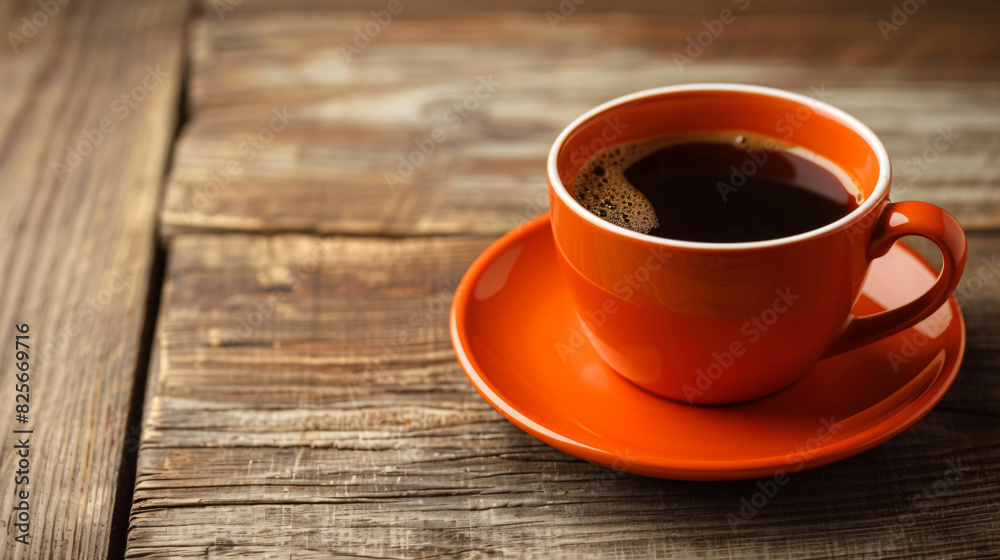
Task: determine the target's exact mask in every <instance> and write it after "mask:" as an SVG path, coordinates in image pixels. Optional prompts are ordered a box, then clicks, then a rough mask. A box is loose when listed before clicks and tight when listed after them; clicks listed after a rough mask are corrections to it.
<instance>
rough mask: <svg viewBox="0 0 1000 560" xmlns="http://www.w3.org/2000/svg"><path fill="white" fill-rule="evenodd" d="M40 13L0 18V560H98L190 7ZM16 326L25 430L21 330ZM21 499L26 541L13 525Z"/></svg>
mask: <svg viewBox="0 0 1000 560" xmlns="http://www.w3.org/2000/svg"><path fill="white" fill-rule="evenodd" d="M41 4H42V3H35V2H5V3H3V5H2V6H0V29H2V30H3V31H4V37H5V40H4V46H3V48H2V49H0V51H2V53H0V75H2V76H3V78H2V79H0V92H2V95H3V100H4V102H3V103H2V104H0V201H2V203H0V325H2V326H0V338H2V343H0V364H3V366H2V368H0V372H2V375H3V379H4V382H3V383H2V384H0V402H2V403H3V405H2V407H0V409H2V411H3V414H0V433H2V434H3V436H2V441H3V447H2V449H3V450H2V451H0V512H2V514H0V519H2V522H0V527H2V528H3V533H4V538H3V539H0V556H2V557H3V558H7V559H22V558H60V559H73V560H76V559H98V558H101V559H103V558H107V557H108V554H109V551H111V550H113V549H114V547H113V546H112V543H111V539H112V538H115V537H116V538H119V539H122V540H123V539H124V535H125V530H126V527H125V525H124V523H125V522H126V521H127V519H126V518H124V517H122V518H121V519H118V520H117V521H121V522H122V523H123V525H122V526H119V527H112V522H113V519H115V518H114V517H113V514H114V512H115V505H116V500H120V499H121V498H122V496H121V493H122V492H124V493H125V496H126V497H125V503H126V504H127V503H128V496H131V481H130V478H129V477H128V476H125V477H124V478H126V479H128V480H129V482H128V484H129V486H128V487H125V488H120V487H119V486H118V483H119V477H120V475H121V473H122V469H123V454H124V446H125V445H126V444H125V438H126V433H127V426H126V423H127V418H128V415H129V412H130V410H131V408H132V391H133V386H134V381H135V379H136V374H137V370H138V369H139V368H140V363H139V362H140V344H141V340H140V339H141V333H142V330H143V326H144V324H145V318H146V297H147V292H148V290H149V289H150V288H149V285H148V283H149V276H150V270H151V266H152V263H153V258H154V250H155V241H154V233H155V219H156V207H157V202H158V198H159V192H160V184H161V181H162V179H163V176H164V174H165V168H166V161H167V157H168V154H169V150H170V145H171V141H172V140H173V137H174V132H175V128H176V113H177V111H176V108H177V106H178V99H179V93H180V88H181V67H182V53H183V48H184V45H183V36H182V33H183V29H184V19H185V17H186V12H187V6H186V3H185V2H184V1H181V0H176V1H174V0H168V1H162V2H152V1H143V2H128V1H117V0H105V1H101V0H96V1H79V2H77V1H74V2H70V3H66V2H46V3H44V4H45V5H46V6H47V7H45V8H43V6H42V5H41ZM53 10H55V11H53ZM22 18H26V20H27V21H29V22H33V23H31V25H33V26H35V27H34V31H32V28H28V27H25V26H26V24H25V23H24V21H25V19H22ZM10 34H13V35H14V36H12V35H10ZM123 96H124V97H123ZM102 129H103V130H102ZM156 289H158V288H156ZM25 323H27V324H28V325H30V330H29V333H28V334H29V336H30V339H29V340H28V341H27V342H28V343H29V345H30V348H29V351H28V355H29V360H28V362H29V363H30V370H29V372H30V381H29V384H28V385H29V387H30V391H29V393H28V394H29V398H30V401H29V406H30V408H29V413H28V417H29V419H30V421H29V422H28V423H26V424H21V423H19V422H17V421H15V408H14V407H15V383H14V374H15V373H16V372H15V370H14V365H15V363H16V362H19V361H20V360H16V359H15V358H16V357H17V356H16V349H15V343H14V342H15V341H14V336H15V334H16V333H15V332H14V325H17V324H25ZM22 392H23V391H22ZM22 428H29V429H33V430H34V433H33V434H31V435H30V436H28V437H29V439H30V442H29V445H30V455H29V457H28V460H29V462H30V466H29V468H28V471H29V472H28V475H29V480H28V482H27V484H25V483H24V482H23V481H22V483H21V484H18V485H15V472H16V471H18V470H20V469H21V465H19V461H20V459H21V457H19V456H18V455H17V454H16V453H15V450H14V445H15V444H16V443H17V441H18V439H19V438H23V437H25V436H24V435H20V434H18V435H15V434H13V432H12V430H14V429H22ZM25 490H26V491H27V492H28V500H27V502H28V504H29V508H30V509H29V513H30V534H29V537H28V541H29V544H28V545H24V544H20V543H18V542H17V541H16V540H15V537H17V536H18V535H19V534H20V533H19V531H18V530H17V529H16V528H15V527H14V526H13V523H14V522H15V518H14V513H13V508H14V506H15V497H16V496H17V493H16V492H18V493H19V492H20V491H25ZM17 502H20V499H19V498H18V499H17ZM119 513H120V512H119ZM125 513H127V511H126V512H125ZM118 548H119V549H121V548H122V547H121V546H119V547H118Z"/></svg>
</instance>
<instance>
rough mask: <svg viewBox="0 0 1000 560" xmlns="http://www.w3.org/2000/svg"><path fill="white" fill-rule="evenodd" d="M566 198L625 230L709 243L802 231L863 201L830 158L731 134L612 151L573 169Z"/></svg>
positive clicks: (832, 219)
mask: <svg viewBox="0 0 1000 560" xmlns="http://www.w3.org/2000/svg"><path fill="white" fill-rule="evenodd" d="M573 194H574V196H575V197H576V199H577V200H578V201H580V203H581V204H582V205H583V206H584V207H585V208H587V209H588V210H590V212H592V213H593V214H595V215H597V216H598V217H601V218H603V219H605V220H607V221H609V222H611V223H613V224H616V225H619V226H622V227H625V228H628V229H631V230H633V231H637V232H639V233H648V234H650V235H655V236H657V237H664V238H668V239H677V240H683V241H706V242H715V243H735V242H742V241H762V240H766V239H777V238H780V237H788V236H791V235H796V234H799V233H804V232H807V231H810V230H814V229H817V228H820V227H823V226H825V225H827V224H829V223H832V222H835V221H837V220H838V219H840V218H842V217H844V216H846V215H847V214H848V213H850V212H851V211H852V210H854V209H855V208H857V207H858V204H860V202H861V201H862V198H861V195H860V191H859V190H858V188H857V187H856V186H855V183H854V181H852V180H851V179H850V177H849V176H848V175H847V174H846V173H845V172H844V171H843V170H842V169H840V168H839V167H837V166H836V165H834V164H832V163H831V162H829V161H828V160H826V159H824V158H821V157H819V156H817V155H816V154H812V153H810V152H807V151H805V150H804V149H802V148H799V147H793V146H791V145H788V144H783V143H779V142H778V141H777V140H775V139H773V138H767V137H760V136H752V135H748V134H740V133H735V132H734V133H721V132H720V133H711V134H699V135H691V136H689V137H686V138H678V137H670V138H660V139H652V140H645V141H642V142H638V143H630V144H619V145H615V146H611V147H610V148H607V149H605V150H604V151H602V152H599V153H597V154H595V155H594V156H593V157H592V158H590V160H589V161H588V162H587V163H586V164H585V165H584V167H583V168H582V169H581V170H580V172H579V174H578V175H577V177H576V182H575V184H574V189H573Z"/></svg>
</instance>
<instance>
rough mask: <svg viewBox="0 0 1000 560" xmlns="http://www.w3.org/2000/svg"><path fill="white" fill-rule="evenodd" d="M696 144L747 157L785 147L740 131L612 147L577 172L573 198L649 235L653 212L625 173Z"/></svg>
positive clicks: (590, 209)
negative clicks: (663, 152)
mask: <svg viewBox="0 0 1000 560" xmlns="http://www.w3.org/2000/svg"><path fill="white" fill-rule="evenodd" d="M697 142H713V143H715V142H721V143H727V144H731V145H733V146H736V147H738V148H740V149H742V150H745V151H746V152H748V153H749V152H751V151H758V150H768V151H775V150H777V149H779V148H787V147H788V146H785V143H784V142H780V141H778V140H776V139H775V138H771V137H767V136H760V135H756V134H751V133H746V132H741V131H710V132H694V133H688V134H675V135H670V136H664V137H662V138H643V139H642V140H637V141H634V142H624V143H621V144H614V145H612V146H608V147H607V148H604V149H603V150H601V151H599V152H597V153H595V154H594V155H593V156H591V157H590V159H588V160H587V163H585V164H584V166H583V167H582V168H581V169H580V171H579V172H578V173H577V175H576V179H575V181H574V182H573V198H575V199H576V200H577V202H579V203H580V204H581V205H582V206H583V207H584V208H586V209H587V211H588V212H590V213H591V214H594V215H595V216H597V217H599V218H601V219H603V220H605V221H608V222H610V223H612V224H615V225H616V226H621V227H623V228H625V229H629V230H632V231H634V232H636V233H649V232H650V231H652V230H654V229H656V228H658V227H660V221H659V219H658V218H657V217H656V209H655V208H654V207H653V204H652V203H651V202H650V201H649V199H648V198H646V196H645V195H644V194H642V192H641V191H639V189H637V188H636V187H634V186H633V185H632V184H631V183H629V181H628V179H626V178H625V171H626V170H627V169H628V168H629V167H630V166H631V165H632V164H633V163H635V162H637V161H639V160H640V159H642V158H644V157H646V156H647V155H650V154H652V153H653V152H656V151H658V150H660V149H663V148H666V147H667V146H672V145H676V144H688V143H697Z"/></svg>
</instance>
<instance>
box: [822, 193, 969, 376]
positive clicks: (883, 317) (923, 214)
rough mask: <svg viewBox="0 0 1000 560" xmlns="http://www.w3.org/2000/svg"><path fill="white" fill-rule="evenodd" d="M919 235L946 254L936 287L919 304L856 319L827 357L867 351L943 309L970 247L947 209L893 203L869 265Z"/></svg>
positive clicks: (884, 213) (849, 320)
mask: <svg viewBox="0 0 1000 560" xmlns="http://www.w3.org/2000/svg"><path fill="white" fill-rule="evenodd" d="M906 235H919V236H921V237H926V238H927V239H930V240H931V241H933V242H934V244H935V245H937V246H938V249H940V250H941V255H942V256H943V257H944V264H942V266H941V272H940V274H938V277H937V280H936V281H935V282H934V285H933V286H931V287H930V289H929V290H927V291H926V292H925V293H924V294H923V295H922V296H920V297H918V298H917V299H915V300H913V301H911V302H910V303H907V304H906V305H903V306H901V307H897V308H895V309H889V310H886V311H882V312H881V313H876V314H874V315H869V316H866V317H858V316H856V315H853V314H851V315H850V316H848V318H847V321H845V322H844V326H843V327H841V329H840V334H839V335H838V336H837V339H836V341H834V343H833V345H832V346H830V348H828V349H827V351H826V352H825V353H824V354H823V357H824V358H827V357H829V356H833V355H835V354H840V353H841V352H846V351H848V350H851V349H853V348H857V347H859V346H863V345H865V344H868V343H869V342H872V341H875V340H878V339H880V338H885V337H887V336H889V335H892V334H896V333H898V332H900V331H902V330H905V329H908V328H910V327H912V326H913V325H915V324H917V323H919V322H920V321H923V320H924V319H926V318H927V317H929V316H930V315H931V314H932V313H934V312H935V311H937V310H938V308H939V307H941V306H942V305H944V303H945V302H946V301H947V300H948V297H949V296H951V293H952V292H953V291H954V290H955V287H956V286H957V285H958V280H959V278H961V277H962V270H963V269H964V268H965V257H966V252H967V242H966V240H965V232H963V231H962V226H960V225H959V224H958V221H957V220H956V219H955V218H953V217H952V216H951V214H948V213H947V212H945V211H944V210H942V209H940V208H938V207H937V206H934V205H933V204H928V203H926V202H918V201H905V202H893V203H889V204H888V205H886V207H885V208H884V209H883V210H882V214H881V216H880V218H879V222H878V224H876V226H875V230H874V231H873V232H872V238H871V244H870V245H869V247H868V261H869V262H871V261H873V260H875V259H877V258H879V257H881V256H882V255H885V254H886V253H887V252H888V251H889V249H890V248H891V247H892V245H893V244H894V243H896V241H897V240H899V238H901V237H903V236H906Z"/></svg>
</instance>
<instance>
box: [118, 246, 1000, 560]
mask: <svg viewBox="0 0 1000 560" xmlns="http://www.w3.org/2000/svg"><path fill="white" fill-rule="evenodd" d="M489 241H490V240H489V239H484V238H472V237H465V236H454V237H423V238H403V239H372V238H358V237H329V238H321V237H312V236H307V235H275V236H258V235H242V234H229V235H224V236H219V235H182V236H178V237H176V238H175V239H173V241H172V242H171V244H170V247H169V254H170V258H169V266H168V270H167V280H166V284H165V291H164V299H163V303H162V311H161V314H160V318H159V325H158V335H157V337H156V344H157V352H156V355H155V357H154V359H153V364H152V370H151V372H150V380H149V384H148V391H149V395H148V397H147V405H146V408H145V412H146V417H145V419H144V425H143V435H142V442H141V448H140V454H139V476H138V479H137V484H136V493H135V501H134V506H133V511H132V520H131V524H132V528H131V532H130V534H129V548H128V557H129V558H213V559H215V558H219V559H221V558H260V559H263V558H268V559H292V558H295V559H300V558H307V559H309V558H327V557H331V556H338V557H364V558H423V557H435V556H443V557H464V558H479V557H485V556H509V557H516V558H553V557H554V558H563V557H573V556H581V555H587V556H590V557H609V558H633V557H639V556H649V557H668V556H672V555H674V556H689V557H711V558H760V557H774V558H802V557H811V558H864V557H868V558H876V557H878V558H882V557H897V558H988V557H991V556H993V555H995V553H996V550H997V548H998V547H1000V541H998V538H997V535H996V532H995V531H994V530H993V529H994V528H995V527H996V525H997V523H998V522H1000V517H998V508H997V505H998V502H997V500H998V497H1000V471H998V470H997V469H996V464H997V462H998V461H1000V408H998V406H1000V405H998V403H1000V380H998V379H997V378H996V376H995V375H993V373H994V372H995V370H996V366H997V361H996V349H997V347H998V346H1000V339H998V335H997V333H998V332H1000V331H998V329H997V324H998V322H1000V321H998V318H1000V274H993V275H992V276H990V277H989V278H988V279H987V280H986V281H981V282H980V283H978V284H976V283H973V285H972V286H969V287H966V286H965V285H963V288H962V290H960V296H961V297H962V298H963V306H964V309H965V310H966V317H967V321H968V325H969V331H970V334H969V351H968V357H967V360H966V364H965V366H964V367H963V371H962V372H961V373H960V375H959V376H958V380H957V381H956V384H955V386H954V387H953V389H952V390H951V392H950V393H949V394H948V395H947V396H946V398H945V400H944V401H943V402H942V403H941V405H939V406H938V407H937V408H936V409H935V410H934V411H933V412H931V413H930V414H929V415H928V416H927V417H925V418H924V419H923V420H921V421H920V422H919V423H918V424H916V425H915V426H914V427H912V428H910V429H909V430H907V431H906V432H905V433H904V434H902V435H901V436H899V437H897V438H895V439H893V440H891V441H890V442H887V443H886V444H884V445H882V446H880V447H878V448H876V449H874V450H872V451H869V452H867V453H864V454H862V455H861V456H858V457H855V458H852V459H848V460H846V461H843V462H840V463H837V464H835V465H831V466H828V467H824V468H821V469H817V470H813V471H807V472H803V473H800V474H798V475H796V476H795V477H794V478H793V479H792V481H791V482H790V483H789V484H788V485H787V486H785V487H783V488H782V489H781V490H780V492H779V493H778V494H777V495H775V496H774V497H773V498H771V499H770V500H768V502H767V504H766V506H765V507H762V508H761V509H760V511H759V513H758V514H756V515H755V516H754V517H753V518H752V520H751V521H750V522H748V523H747V524H745V525H737V526H736V527H735V529H734V528H732V527H731V526H730V524H729V521H728V520H727V514H733V515H739V509H740V507H741V505H742V502H741V500H742V499H747V500H749V499H751V498H752V496H753V494H754V493H755V492H757V491H758V490H759V488H758V487H757V485H756V482H755V481H748V482H732V483H692V482H676V481H667V480H656V479H649V478H644V477H638V476H632V475H627V474H620V473H615V472H614V471H611V470H608V469H604V468H600V467H596V466H594V465H591V464H588V463H585V462H582V461H579V460H577V459H574V458H572V457H570V456H568V455H565V454H563V453H561V452H559V451H556V450H554V449H553V448H550V447H548V446H546V445H544V444H542V443H540V442H539V441H537V440H535V439H534V438H533V437H531V436H528V435H527V434H525V433H523V432H521V431H520V430H519V429H517V428H516V427H515V426H514V425H512V424H511V423H509V422H507V421H506V420H505V419H503V418H502V417H501V416H500V415H499V414H498V413H496V412H495V411H494V410H493V409H492V408H490V406H489V405H488V404H486V403H485V402H484V401H483V400H482V399H481V398H480V397H479V396H478V395H477V394H476V392H475V390H474V389H473V388H472V387H471V385H470V384H469V383H468V381H467V380H466V379H465V377H464V375H463V373H462V372H461V370H460V368H459V366H458V364H457V362H456V360H455V358H454V354H453V350H452V348H451V344H450V341H449V336H448V319H447V310H448V304H449V301H450V298H451V294H452V291H453V289H454V285H455V281H456V280H457V279H458V277H459V276H460V275H461V274H462V273H463V272H464V270H465V269H466V267H467V266H468V264H469V263H470V262H471V261H472V260H473V259H474V258H475V256H476V255H478V253H479V252H480V251H482V250H483V248H484V247H485V246H486V245H487V244H488V243H489ZM998 251H1000V237H997V236H993V235H975V236H973V238H972V254H971V257H970V272H971V273H972V274H971V276H969V278H973V277H977V275H978V274H979V272H978V266H979V265H975V266H973V265H972V263H982V262H983V261H982V259H983V258H985V259H987V261H989V262H993V261H992V260H991V259H996V257H997V254H998ZM983 266H985V265H983ZM987 270H992V269H989V268H988V269H987ZM984 275H985V274H984ZM952 465H957V466H958V472H956V473H953V474H952V475H949V478H950V479H952V482H948V483H947V484H945V483H943V482H941V481H943V480H945V475H946V473H948V469H949V468H951V466H952ZM942 484H944V487H942V486H941V485H942ZM936 485H937V486H936Z"/></svg>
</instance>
